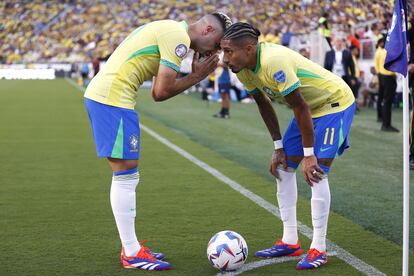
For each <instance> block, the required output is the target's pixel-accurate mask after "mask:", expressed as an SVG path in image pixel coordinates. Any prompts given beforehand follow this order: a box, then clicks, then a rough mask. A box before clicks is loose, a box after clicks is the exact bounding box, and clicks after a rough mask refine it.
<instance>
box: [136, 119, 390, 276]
mask: <svg viewBox="0 0 414 276" xmlns="http://www.w3.org/2000/svg"><path fill="white" fill-rule="evenodd" d="M140 126H141V128H142V129H143V130H144V131H145V132H147V133H148V134H149V135H151V136H152V137H154V138H155V139H157V140H158V141H159V142H161V143H162V144H164V145H166V146H167V147H169V148H170V149H172V150H173V151H175V152H176V153H178V154H179V155H181V156H182V157H184V158H186V159H188V160H189V161H191V162H193V163H194V164H196V165H197V166H199V167H200V168H202V169H203V170H205V171H206V172H208V173H209V174H211V175H212V176H214V177H215V178H217V179H218V180H220V181H221V182H223V183H224V184H226V185H228V186H229V187H231V188H232V189H233V190H235V191H237V192H239V193H240V194H242V195H243V196H245V197H247V198H248V199H250V200H251V201H253V202H254V203H256V204H257V205H259V206H260V207H262V208H263V209H265V210H266V211H268V212H269V213H271V214H272V215H274V216H275V217H277V218H279V219H281V218H280V212H279V208H277V207H276V206H275V205H273V204H271V203H270V202H268V201H266V200H265V199H263V198H262V197H260V196H258V195H256V194H255V193H253V192H251V191H250V190H248V189H246V188H244V187H243V186H242V185H240V184H239V183H237V182H236V181H234V180H232V179H230V178H228V177H227V176H225V175H224V174H222V173H221V172H219V171H218V170H216V169H215V168H213V167H211V166H210V165H208V164H207V163H205V162H203V161H201V160H200V159H198V158H196V157H195V156H193V155H191V154H190V153H188V152H187V151H185V150H183V149H182V148H180V147H178V146H177V145H175V144H173V143H172V142H170V141H169V140H167V139H165V138H164V137H162V136H160V135H159V134H158V133H156V132H155V131H153V130H151V129H150V128H148V127H146V126H145V125H143V124H140ZM297 224H298V230H299V232H301V233H302V234H303V235H305V236H306V237H307V238H309V239H312V229H310V228H309V227H308V226H306V225H305V224H303V223H301V222H300V221H298V223H297ZM326 243H327V247H328V251H336V252H337V257H338V258H339V259H341V260H343V261H344V262H346V263H348V264H349V265H351V266H352V267H354V268H355V269H357V270H359V271H360V272H362V273H364V274H365V275H385V274H384V273H383V272H381V271H379V270H378V269H376V268H375V267H373V266H371V265H369V264H367V263H365V262H364V261H362V260H361V259H359V258H357V257H355V256H354V255H352V254H351V253H349V252H348V251H346V250H345V249H343V248H342V247H340V246H338V245H336V244H335V243H333V242H332V241H330V240H328V239H327V240H326Z"/></svg>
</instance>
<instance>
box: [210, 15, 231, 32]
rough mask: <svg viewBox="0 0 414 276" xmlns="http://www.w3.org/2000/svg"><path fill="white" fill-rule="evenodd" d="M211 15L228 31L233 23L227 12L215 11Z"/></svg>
mask: <svg viewBox="0 0 414 276" xmlns="http://www.w3.org/2000/svg"><path fill="white" fill-rule="evenodd" d="M211 15H212V16H214V17H215V18H216V19H217V20H218V21H219V22H220V24H221V27H222V28H223V31H226V30H227V29H228V28H229V27H230V26H231V24H232V22H231V19H230V17H228V16H227V15H226V14H225V13H222V12H213V13H212V14H211Z"/></svg>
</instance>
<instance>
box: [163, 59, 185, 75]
mask: <svg viewBox="0 0 414 276" xmlns="http://www.w3.org/2000/svg"><path fill="white" fill-rule="evenodd" d="M160 64H162V65H165V66H168V67H170V68H171V69H173V70H174V71H176V72H180V67H178V66H177V65H176V64H174V63H172V62H171V61H168V60H166V59H161V60H160Z"/></svg>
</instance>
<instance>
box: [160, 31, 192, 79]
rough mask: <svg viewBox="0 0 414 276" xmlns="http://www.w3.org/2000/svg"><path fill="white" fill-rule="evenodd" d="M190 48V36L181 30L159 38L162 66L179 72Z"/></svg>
mask: <svg viewBox="0 0 414 276" xmlns="http://www.w3.org/2000/svg"><path fill="white" fill-rule="evenodd" d="M189 47H190V39H189V37H188V35H187V34H186V33H184V32H182V31H181V30H177V31H172V32H169V33H166V34H163V35H161V36H159V37H158V48H159V51H160V64H163V65H165V66H168V67H170V68H172V69H173V70H175V71H177V72H179V71H180V64H181V61H182V60H183V58H184V57H185V55H186V54H187V52H188V48H189Z"/></svg>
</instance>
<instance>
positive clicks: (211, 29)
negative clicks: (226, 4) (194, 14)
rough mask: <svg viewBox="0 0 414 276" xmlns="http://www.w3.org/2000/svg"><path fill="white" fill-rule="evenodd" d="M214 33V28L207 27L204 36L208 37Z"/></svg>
mask: <svg viewBox="0 0 414 276" xmlns="http://www.w3.org/2000/svg"><path fill="white" fill-rule="evenodd" d="M212 32H214V27H213V26H211V25H207V27H206V28H205V29H204V32H203V35H207V34H209V33H212Z"/></svg>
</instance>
